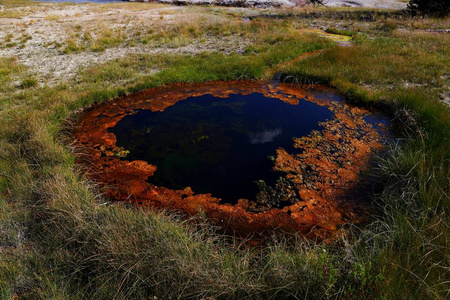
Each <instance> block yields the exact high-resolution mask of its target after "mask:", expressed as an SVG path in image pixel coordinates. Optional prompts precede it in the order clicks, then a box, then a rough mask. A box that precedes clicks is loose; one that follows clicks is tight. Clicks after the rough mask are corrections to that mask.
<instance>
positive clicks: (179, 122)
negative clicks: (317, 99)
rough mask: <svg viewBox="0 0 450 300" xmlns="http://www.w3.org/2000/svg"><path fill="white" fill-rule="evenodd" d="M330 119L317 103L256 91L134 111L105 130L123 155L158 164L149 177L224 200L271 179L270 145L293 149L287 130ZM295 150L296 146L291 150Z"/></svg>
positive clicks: (251, 193) (304, 130) (302, 132)
mask: <svg viewBox="0 0 450 300" xmlns="http://www.w3.org/2000/svg"><path fill="white" fill-rule="evenodd" d="M331 118H333V113H332V112H331V111H330V110H329V109H328V108H326V107H324V106H319V105H317V104H315V103H312V102H308V101H305V100H303V99H299V103H298V104H297V105H292V104H288V103H285V102H283V101H281V100H279V99H274V98H268V97H266V96H264V95H263V94H260V93H251V94H248V95H240V94H231V95H229V97H228V98H219V97H215V96H212V95H203V96H199V97H189V98H187V99H186V100H184V101H180V102H178V103H176V104H175V105H174V106H171V107H168V108H166V109H165V110H164V111H163V112H152V111H151V110H140V111H138V112H137V113H136V114H134V115H129V116H126V117H124V118H123V119H122V120H121V121H120V122H119V123H118V124H117V125H116V126H115V127H114V128H112V129H110V132H112V133H114V134H115V135H116V137H117V146H120V147H124V148H125V149H127V150H129V151H130V153H129V154H128V155H127V157H126V158H125V159H126V160H130V161H132V160H144V161H147V162H149V163H151V164H153V165H156V166H157V167H158V169H157V171H156V173H155V175H154V176H152V177H151V178H150V180H149V181H150V182H151V183H153V184H155V185H158V186H165V187H168V188H172V189H184V188H185V187H187V186H190V187H191V188H192V189H193V190H194V192H195V193H211V194H212V196H214V197H218V198H222V199H223V200H224V201H225V202H228V203H235V202H236V201H237V200H238V199H240V198H247V199H255V195H256V193H257V192H258V190H259V189H258V185H257V184H256V183H255V182H256V181H258V180H264V181H265V182H266V183H268V184H273V183H274V182H275V181H276V179H277V178H278V177H279V176H280V174H278V173H276V172H274V171H272V167H273V162H272V160H271V157H272V158H273V157H274V156H275V154H276V149H277V148H278V147H282V148H284V149H285V150H286V151H288V152H291V151H293V150H294V149H293V142H292V138H293V137H302V136H306V135H308V134H309V133H310V132H311V131H312V130H320V129H321V126H320V125H319V122H321V121H325V120H329V119H331ZM296 152H298V150H297V151H296Z"/></svg>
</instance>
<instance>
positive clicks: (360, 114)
mask: <svg viewBox="0 0 450 300" xmlns="http://www.w3.org/2000/svg"><path fill="white" fill-rule="evenodd" d="M314 88H315V89H317V88H320V89H323V90H326V89H327V88H325V87H318V86H315V87H314ZM250 93H262V94H264V96H266V97H269V98H275V99H280V100H282V101H284V102H286V103H289V104H291V105H296V104H297V103H298V101H299V100H298V99H302V98H305V97H306V100H307V101H310V102H313V103H316V104H317V105H320V106H325V107H327V108H328V109H329V110H331V111H332V112H333V113H334V115H335V118H333V119H332V120H328V121H325V122H322V123H321V124H320V125H321V126H322V127H323V130H322V131H320V132H319V131H313V132H311V133H310V134H309V135H308V136H305V137H300V138H296V137H293V143H294V147H295V148H297V149H298V152H297V153H294V154H289V153H287V152H286V151H285V150H284V149H282V148H278V149H277V151H276V152H277V153H276V157H275V162H274V166H273V169H274V170H276V171H281V172H283V174H285V175H284V176H285V178H286V179H287V180H289V182H290V183H291V184H290V185H289V186H281V187H280V188H281V189H285V190H286V191H288V192H290V193H296V194H297V196H298V198H299V199H300V201H298V202H296V203H293V204H291V205H289V206H285V207H283V208H273V207H269V206H267V207H265V206H264V205H261V204H258V203H256V202H255V201H253V200H248V199H239V200H238V202H237V204H235V205H231V204H226V203H221V199H218V198H215V197H212V196H211V195H210V194H195V190H194V191H193V190H192V189H193V188H195V187H192V188H191V187H186V188H185V189H184V190H172V189H168V188H165V187H162V186H155V185H153V184H151V183H149V182H147V179H148V178H149V177H151V176H153V174H154V172H155V171H156V166H153V165H151V164H150V163H148V162H145V161H137V160H136V161H126V160H124V159H123V157H124V156H126V150H125V149H123V148H120V147H117V146H116V137H115V135H114V134H112V133H110V132H108V129H109V128H112V127H114V126H115V125H116V124H117V123H118V122H119V121H120V120H121V119H122V118H124V117H125V116H127V115H130V114H134V113H136V112H137V111H138V110H143V109H146V110H151V111H164V110H165V109H166V108H167V107H169V106H172V105H174V104H176V103H177V102H178V101H182V100H185V99H187V98H188V97H195V96H202V95H205V94H211V95H213V96H215V97H221V98H227V97H228V96H229V95H230V94H243V95H247V94H250ZM369 114H370V113H369V111H367V110H365V109H362V108H357V107H352V106H350V105H348V104H346V103H345V102H343V101H336V100H324V99H316V98H314V96H313V95H312V94H311V93H309V92H308V90H307V89H302V87H301V86H298V85H291V84H270V83H266V82H253V81H238V82H207V83H201V84H192V85H186V84H183V85H181V84H175V85H171V86H167V87H160V88H154V89H149V90H145V91H143V92H139V93H136V94H132V95H128V96H125V97H120V98H116V99H113V100H111V101H108V102H106V103H102V104H97V105H94V106H92V107H90V108H88V109H86V110H85V111H84V112H83V113H82V115H81V117H80V119H79V121H78V123H77V124H76V127H75V130H74V136H75V144H76V145H77V146H78V147H77V148H78V149H80V150H79V152H80V154H82V155H79V156H78V157H79V158H78V163H79V164H81V165H83V166H85V167H86V168H87V170H88V174H89V176H90V177H91V178H92V179H95V180H96V181H98V182H100V183H102V184H103V187H104V189H105V191H106V194H107V196H108V197H109V198H110V199H112V200H116V201H126V202H130V203H133V204H136V205H140V206H144V207H146V206H149V207H156V208H160V209H169V210H175V211H182V212H184V213H185V214H186V215H189V216H191V215H195V214H198V213H199V212H202V213H204V214H205V215H206V216H207V217H208V218H209V219H210V220H211V221H212V222H214V223H215V224H217V225H220V226H222V228H223V229H224V231H226V232H228V233H233V234H238V235H240V236H246V235H249V234H264V233H267V232H272V231H274V230H279V231H284V232H299V233H302V234H304V235H305V236H307V237H311V238H328V237H330V236H333V235H334V234H335V233H336V232H337V231H338V230H339V228H340V227H341V226H342V225H343V224H344V223H346V222H348V221H354V220H352V216H353V215H352V213H351V208H349V205H348V202H346V195H347V194H348V192H349V191H350V190H351V189H352V188H354V187H355V186H356V185H357V184H358V182H359V179H360V173H361V172H362V171H364V170H367V169H368V168H369V167H370V158H371V157H372V155H373V154H374V153H376V152H377V151H379V150H380V149H381V148H382V147H383V145H384V142H385V141H384V138H383V137H382V136H380V134H379V133H378V131H377V130H375V129H374V128H373V127H372V125H371V124H369V123H367V122H365V121H364V119H363V118H364V117H365V116H368V115H369ZM124 153H125V155H124Z"/></svg>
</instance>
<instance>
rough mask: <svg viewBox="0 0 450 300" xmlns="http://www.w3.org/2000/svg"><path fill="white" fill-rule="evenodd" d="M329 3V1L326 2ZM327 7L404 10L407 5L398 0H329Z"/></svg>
mask: <svg viewBox="0 0 450 300" xmlns="http://www.w3.org/2000/svg"><path fill="white" fill-rule="evenodd" d="M325 1H327V0H325ZM326 5H327V6H348V7H375V8H390V9H404V8H406V5H407V3H406V2H404V1H398V0H344V1H342V0H328V2H327V3H326Z"/></svg>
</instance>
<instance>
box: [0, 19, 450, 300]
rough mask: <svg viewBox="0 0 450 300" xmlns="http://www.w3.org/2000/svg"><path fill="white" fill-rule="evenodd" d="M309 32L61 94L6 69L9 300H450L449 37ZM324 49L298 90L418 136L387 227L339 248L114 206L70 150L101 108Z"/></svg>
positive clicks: (0, 159) (0, 211)
mask: <svg viewBox="0 0 450 300" xmlns="http://www.w3.org/2000/svg"><path fill="white" fill-rule="evenodd" d="M297 25H298V24H296V20H295V19H290V18H287V19H286V18H285V19H284V20H283V22H279V21H278V20H259V21H258V22H256V23H254V24H253V25H252V26H253V28H252V29H249V28H247V27H243V28H241V27H240V25H239V26H237V27H236V26H235V24H234V23H232V24H231V25H230V24H229V25H227V26H229V27H226V26H225V29H226V28H234V29H233V30H236V32H234V33H233V34H245V35H249V37H250V38H252V39H253V40H254V43H253V44H252V45H251V46H249V47H247V49H246V51H245V52H244V53H243V54H229V55H226V54H221V53H217V52H212V53H211V52H210V53H206V52H205V53H200V54H197V55H178V54H170V55H163V54H158V55H134V56H129V57H125V58H121V59H118V60H115V61H111V62H108V63H105V64H101V65H97V66H93V67H90V68H87V69H84V70H82V71H80V72H79V74H78V76H77V77H76V78H75V79H73V80H71V81H69V82H67V83H60V84H59V85H57V86H55V87H48V86H45V85H44V86H38V85H37V81H36V79H34V77H31V74H29V73H28V71H27V70H26V68H24V67H23V66H21V65H19V64H18V63H17V61H16V60H14V59H7V58H1V59H0V82H2V83H3V84H2V85H0V91H1V92H2V93H1V95H0V108H1V109H0V167H1V168H0V170H1V171H0V217H1V218H0V219H1V222H0V226H1V227H0V237H1V244H0V293H1V294H0V295H1V297H2V299H3V298H12V297H13V296H14V295H19V296H21V297H23V298H25V299H27V298H31V299H33V298H34V299H111V298H117V299H130V298H135V299H137V298H139V299H141V298H142V299H148V298H152V297H153V296H155V297H157V298H158V299H168V298H207V297H212V298H220V299H221V298H232V299H235V298H254V299H267V298H268V299H283V298H308V299H309V298H310V299H324V298H333V299H335V298H344V299H439V298H441V299H445V298H448V297H449V289H450V285H449V282H448V279H447V278H448V275H449V274H448V267H449V260H448V254H447V253H446V252H448V251H447V249H449V244H448V236H449V229H448V225H449V223H448V213H449V212H448V208H449V205H448V204H449V195H450V191H449V187H450V184H449V178H450V174H449V172H450V171H449V170H450V168H449V158H450V153H449V152H450V149H449V148H448V144H449V137H450V125H449V124H450V123H449V109H448V107H446V106H445V105H443V104H442V103H440V102H439V100H438V98H439V95H440V93H441V92H442V90H443V88H444V87H445V85H448V82H446V81H445V79H444V77H441V75H445V74H448V73H449V70H448V63H447V62H448V57H449V53H448V51H449V50H448V49H449V48H448V46H449V38H448V37H446V36H445V35H439V36H437V35H427V34H415V33H395V32H394V33H390V34H389V35H385V34H384V33H382V32H380V33H379V35H378V36H377V37H376V38H375V39H374V40H371V39H370V38H369V37H368V36H365V33H361V34H359V35H356V36H355V38H354V40H355V43H356V44H357V45H356V46H354V47H351V48H338V47H336V46H335V45H334V44H333V43H332V42H330V41H327V40H325V39H323V38H320V37H317V36H313V35H299V34H297V33H296V31H295V30H294V27H296V26H297ZM220 26H222V25H217V27H214V28H213V29H214V30H213V29H208V30H210V31H209V32H210V33H211V34H212V33H213V32H214V31H217V32H220ZM194 27H195V26H194ZM196 30H198V32H195V31H196ZM226 30H229V29H226ZM375 31H379V30H375ZM187 32H193V33H192V34H195V36H201V35H203V34H204V33H203V32H202V30H201V29H191V30H187ZM189 34H190V33H189ZM371 34H372V33H371ZM318 49H323V50H324V51H323V52H322V53H320V54H318V55H315V56H311V57H310V58H308V59H307V60H303V61H298V62H294V63H292V64H286V65H283V66H284V69H283V70H282V78H283V80H287V81H298V82H311V81H313V82H323V83H328V84H330V85H333V86H335V87H336V88H337V89H338V90H339V91H340V92H342V93H344V94H346V96H347V97H348V99H349V101H352V102H354V103H355V104H358V105H363V106H376V107H379V108H382V109H385V110H386V112H387V113H388V114H390V115H392V116H393V117H395V118H396V120H397V123H398V124H400V125H399V126H398V128H397V133H398V134H399V136H400V137H401V138H402V140H401V142H400V143H399V144H398V145H397V146H395V147H393V148H392V150H391V151H390V152H389V153H388V154H387V155H386V157H385V158H383V159H380V167H379V170H378V172H376V174H377V176H379V180H381V181H383V182H386V185H385V188H384V190H383V191H382V192H381V193H380V194H377V195H373V197H374V201H375V205H376V209H375V211H376V212H377V215H376V216H374V218H373V220H372V222H371V224H369V225H367V226H366V227H364V228H353V229H349V233H348V234H347V235H346V236H345V237H343V238H342V239H341V240H339V241H337V242H336V243H334V244H329V245H328V244H317V243H314V242H312V241H305V240H303V239H302V238H301V237H297V240H296V242H295V243H293V242H292V241H291V242H288V241H286V240H284V238H282V237H274V238H273V240H271V241H269V242H268V244H267V245H266V246H264V247H258V248H257V247H248V245H247V244H246V243H245V242H244V241H238V240H232V239H228V238H225V237H222V236H220V235H218V234H217V233H216V231H215V228H214V227H213V226H211V225H208V224H207V221H206V220H203V219H202V217H201V216H199V217H198V218H197V219H195V220H183V219H182V218H180V217H179V216H176V215H170V214H168V213H164V212H154V211H150V210H141V209H138V208H133V207H127V206H124V205H120V204H111V203H108V202H107V200H106V199H104V198H103V197H102V195H101V190H99V188H98V187H97V186H96V185H95V184H94V183H92V182H89V181H88V180H87V179H86V178H85V177H84V176H83V174H82V172H80V170H79V169H78V167H77V166H76V165H75V163H74V160H75V159H74V157H73V154H72V151H71V149H70V148H69V147H68V146H65V145H66V144H65V143H63V141H64V140H65V139H66V138H67V135H66V134H65V132H66V131H67V126H68V125H67V123H65V122H66V120H67V118H71V117H73V114H74V113H75V112H76V111H78V110H79V109H81V108H83V107H86V106H88V105H91V104H92V103H96V102H100V101H105V100H108V99H111V98H113V97H116V96H119V95H124V94H127V93H130V92H134V91H138V90H142V89H144V88H148V87H154V86H160V85H163V84H170V83H174V82H202V81H207V80H232V79H260V78H266V77H267V74H268V73H270V70H272V69H277V68H274V67H275V66H277V65H278V64H280V63H282V62H286V61H289V60H291V59H293V58H295V57H296V56H299V55H301V54H302V53H304V52H310V51H314V50H318ZM27 81H28V83H27V84H24V83H26V82H27ZM17 82H20V83H22V85H23V87H21V86H20V84H19V86H18V85H17Z"/></svg>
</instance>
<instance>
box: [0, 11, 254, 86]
mask: <svg viewBox="0 0 450 300" xmlns="http://www.w3.org/2000/svg"><path fill="white" fill-rule="evenodd" d="M124 5H127V7H126V8H125V7H124ZM130 5H133V4H130V3H125V4H121V3H117V4H111V5H99V4H77V5H68V4H57V3H39V4H37V5H33V6H25V7H18V8H15V9H10V10H9V11H8V14H9V15H11V16H13V17H7V16H8V14H5V15H6V17H0V42H1V44H0V57H2V56H3V57H15V58H17V59H18V61H19V62H20V63H22V64H24V65H26V66H28V67H29V70H30V72H32V73H33V75H34V76H35V77H36V78H37V79H38V80H39V81H40V83H41V84H43V83H44V82H45V83H46V84H48V85H54V84H56V83H58V82H63V81H65V80H67V79H69V78H72V77H73V76H74V75H76V74H77V72H78V70H79V69H80V68H83V67H88V66H90V65H93V64H96V63H102V62H107V61H111V60H114V59H117V58H119V57H124V56H126V55H130V54H154V53H190V54H196V53H200V52H204V51H219V52H223V53H230V52H238V53H240V52H242V51H243V50H244V49H245V48H246V47H247V46H248V45H249V44H250V40H248V39H246V38H245V37H241V36H233V35H229V36H221V37H220V38H219V36H207V37H206V38H202V39H195V38H194V39H192V38H190V39H189V40H180V39H175V41H173V40H171V41H169V42H163V43H159V44H155V43H149V44H143V43H139V42H136V40H137V39H138V38H137V35H138V32H139V34H140V33H141V32H144V33H145V32H146V31H147V30H150V29H151V28H155V27H156V28H165V27H167V30H169V31H170V30H171V28H172V27H171V26H174V23H175V21H176V24H180V23H184V24H186V23H189V22H192V23H193V24H194V23H195V22H197V21H198V20H199V18H200V19H201V18H205V16H204V14H202V13H201V12H199V10H198V9H197V8H194V7H178V6H167V5H155V4H136V5H135V6H134V7H133V6H131V7H130ZM236 9H237V8H236ZM2 12H3V13H5V11H4V10H3V11H2V10H1V9H0V13H2ZM0 16H1V15H0ZM207 18H208V21H209V22H218V23H220V22H221V21H223V20H222V19H221V18H224V17H222V16H211V15H209V14H208V17H207ZM102 30H113V34H120V35H121V36H123V37H124V41H123V42H120V43H119V44H118V45H113V46H111V47H107V48H106V49H105V50H101V51H91V50H90V49H83V50H82V51H81V52H80V53H76V51H75V52H71V53H65V51H64V49H65V47H66V46H67V41H69V40H71V39H72V40H76V41H79V40H80V39H81V40H82V36H83V35H84V34H85V33H86V32H88V33H89V34H90V35H92V38H94V39H95V38H96V37H97V36H98V35H100V34H101V31H102ZM80 36H81V37H80ZM27 37H28V40H27ZM8 38H9V39H8ZM24 39H25V40H24ZM7 41H9V42H7ZM11 44H12V45H11Z"/></svg>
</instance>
